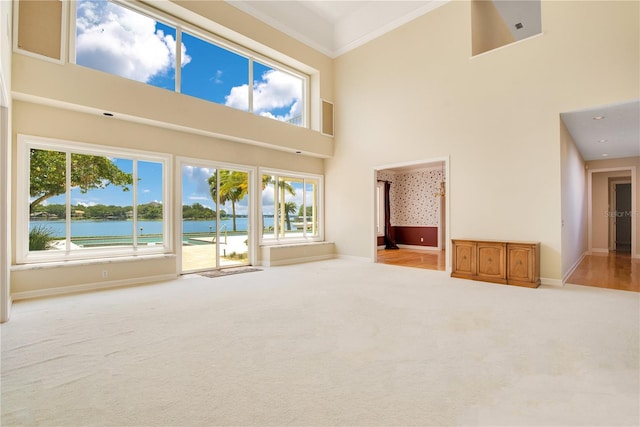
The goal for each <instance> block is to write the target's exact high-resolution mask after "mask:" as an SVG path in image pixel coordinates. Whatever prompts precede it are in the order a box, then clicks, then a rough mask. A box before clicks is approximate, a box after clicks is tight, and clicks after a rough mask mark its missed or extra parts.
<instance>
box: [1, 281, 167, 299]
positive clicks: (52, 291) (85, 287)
mask: <svg viewBox="0 0 640 427" xmlns="http://www.w3.org/2000/svg"><path fill="white" fill-rule="evenodd" d="M177 277H178V275H177V274H162V275H158V276H146V277H136V278H134V279H122V280H113V281H110V282H95V283H86V284H82V285H71V286H62V287H59V288H49V289H38V290H35V291H23V292H16V293H14V294H11V298H12V300H13V301H19V300H25V299H33V298H43V297H51V296H55V295H65V294H73V293H78V292H87V291H98V290H105V289H111V288H121V287H124V286H134V285H143V284H146V283H153V282H163V281H167V280H175V279H176V278H177Z"/></svg>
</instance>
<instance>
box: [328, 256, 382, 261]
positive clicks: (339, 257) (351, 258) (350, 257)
mask: <svg viewBox="0 0 640 427" xmlns="http://www.w3.org/2000/svg"><path fill="white" fill-rule="evenodd" d="M336 258H337V259H345V260H349V261H358V262H369V263H370V262H375V261H373V260H372V259H371V258H368V257H365V256H356V255H336Z"/></svg>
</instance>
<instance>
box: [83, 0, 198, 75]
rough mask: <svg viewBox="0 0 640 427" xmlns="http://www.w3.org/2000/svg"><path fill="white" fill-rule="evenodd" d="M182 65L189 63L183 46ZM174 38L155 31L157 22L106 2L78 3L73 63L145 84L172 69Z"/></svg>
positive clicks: (174, 47) (173, 62)
mask: <svg viewBox="0 0 640 427" xmlns="http://www.w3.org/2000/svg"><path fill="white" fill-rule="evenodd" d="M181 50H182V58H183V60H182V65H183V66H184V65H186V64H188V63H189V62H190V61H191V58H190V57H189V55H187V52H186V47H185V46H184V44H182V46H181ZM175 51H176V43H175V39H174V37H173V35H171V34H164V32H163V31H160V30H158V31H156V21H155V20H153V19H151V18H148V17H146V16H143V15H141V14H139V13H136V12H133V11H131V10H129V9H126V8H124V7H122V6H119V5H116V4H113V3H110V2H105V1H80V2H78V18H77V38H76V62H77V63H78V64H81V65H85V66H88V67H91V68H95V69H98V70H102V71H106V72H108V73H112V74H116V75H119V76H122V77H126V78H129V79H133V80H137V81H141V82H148V81H149V80H150V79H151V78H152V77H154V76H156V75H159V74H162V73H166V72H168V71H169V70H170V69H171V68H173V67H174V66H175V53H176V52H175Z"/></svg>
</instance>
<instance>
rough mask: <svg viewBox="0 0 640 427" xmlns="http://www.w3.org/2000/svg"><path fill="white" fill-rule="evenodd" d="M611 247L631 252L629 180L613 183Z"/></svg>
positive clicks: (623, 251)
mask: <svg viewBox="0 0 640 427" xmlns="http://www.w3.org/2000/svg"><path fill="white" fill-rule="evenodd" d="M613 187H614V189H613V194H612V201H613V203H612V206H613V209H612V214H613V229H614V230H613V232H612V236H611V237H612V239H611V240H612V241H613V248H614V250H615V251H616V252H618V253H629V254H630V253H631V212H632V211H631V182H627V183H615V182H614V184H613Z"/></svg>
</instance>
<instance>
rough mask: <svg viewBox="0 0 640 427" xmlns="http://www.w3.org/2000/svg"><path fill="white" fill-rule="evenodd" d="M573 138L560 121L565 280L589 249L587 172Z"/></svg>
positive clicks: (563, 265) (563, 277)
mask: <svg viewBox="0 0 640 427" xmlns="http://www.w3.org/2000/svg"><path fill="white" fill-rule="evenodd" d="M585 166H586V165H585V162H584V159H583V158H582V156H581V155H580V152H579V151H578V147H577V146H576V144H575V141H574V140H573V138H572V137H571V134H570V133H569V131H568V130H567V127H566V126H565V124H564V122H563V121H562V120H560V171H561V174H562V178H561V197H562V202H561V204H562V246H561V247H562V251H561V253H562V279H563V280H565V279H566V278H567V276H568V275H569V274H570V273H571V271H572V270H573V268H575V267H576V266H577V264H578V262H579V261H580V260H581V259H582V256H583V255H584V254H586V253H587V251H588V250H589V244H588V234H587V232H588V230H587V224H588V221H587V220H588V215H587V213H588V208H587V172H586V167H585Z"/></svg>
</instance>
